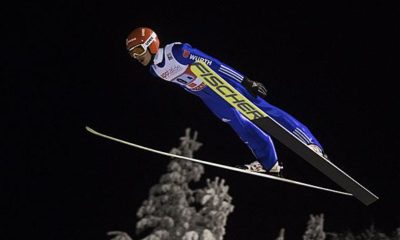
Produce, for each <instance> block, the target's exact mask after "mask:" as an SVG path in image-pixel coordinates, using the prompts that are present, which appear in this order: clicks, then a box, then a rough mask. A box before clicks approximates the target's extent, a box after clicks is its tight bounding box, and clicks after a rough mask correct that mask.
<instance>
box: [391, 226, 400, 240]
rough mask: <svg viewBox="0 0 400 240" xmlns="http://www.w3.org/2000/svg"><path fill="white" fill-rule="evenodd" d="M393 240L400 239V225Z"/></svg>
mask: <svg viewBox="0 0 400 240" xmlns="http://www.w3.org/2000/svg"><path fill="white" fill-rule="evenodd" d="M392 240H400V227H399V228H397V229H396V230H395V231H394V233H393V237H392Z"/></svg>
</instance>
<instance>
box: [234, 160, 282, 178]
mask: <svg viewBox="0 0 400 240" xmlns="http://www.w3.org/2000/svg"><path fill="white" fill-rule="evenodd" d="M236 167H237V168H240V169H243V170H247V171H251V172H256V173H265V174H269V175H273V176H276V177H282V176H283V175H282V169H283V167H282V166H281V165H279V163H278V162H276V163H275V165H274V166H273V167H272V168H271V169H270V170H269V171H267V170H266V169H265V168H264V167H263V166H262V165H261V163H260V162H259V161H254V162H252V163H250V164H244V165H238V166H236Z"/></svg>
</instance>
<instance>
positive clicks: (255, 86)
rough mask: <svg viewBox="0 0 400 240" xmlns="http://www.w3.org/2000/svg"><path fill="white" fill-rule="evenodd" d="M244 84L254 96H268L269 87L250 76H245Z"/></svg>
mask: <svg viewBox="0 0 400 240" xmlns="http://www.w3.org/2000/svg"><path fill="white" fill-rule="evenodd" d="M242 85H243V86H244V87H245V88H246V89H247V91H249V93H250V94H251V95H252V96H253V97H257V96H260V97H262V98H266V97H267V89H266V88H265V86H264V84H262V83H260V82H256V81H252V80H250V79H249V78H248V77H244V79H243V81H242Z"/></svg>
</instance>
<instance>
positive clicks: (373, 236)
mask: <svg viewBox="0 0 400 240" xmlns="http://www.w3.org/2000/svg"><path fill="white" fill-rule="evenodd" d="M360 239H361V240H390V239H389V237H388V236H386V234H384V233H381V232H378V231H377V230H376V229H375V225H374V224H372V225H371V226H370V227H369V229H366V230H365V231H364V232H363V233H361V234H360Z"/></svg>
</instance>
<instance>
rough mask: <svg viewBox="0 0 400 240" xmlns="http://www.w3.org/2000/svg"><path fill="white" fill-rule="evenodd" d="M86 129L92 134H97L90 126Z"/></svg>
mask: <svg viewBox="0 0 400 240" xmlns="http://www.w3.org/2000/svg"><path fill="white" fill-rule="evenodd" d="M85 129H86V131H88V132H91V133H95V132H96V131H95V130H93V129H92V128H90V127H89V126H85Z"/></svg>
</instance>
